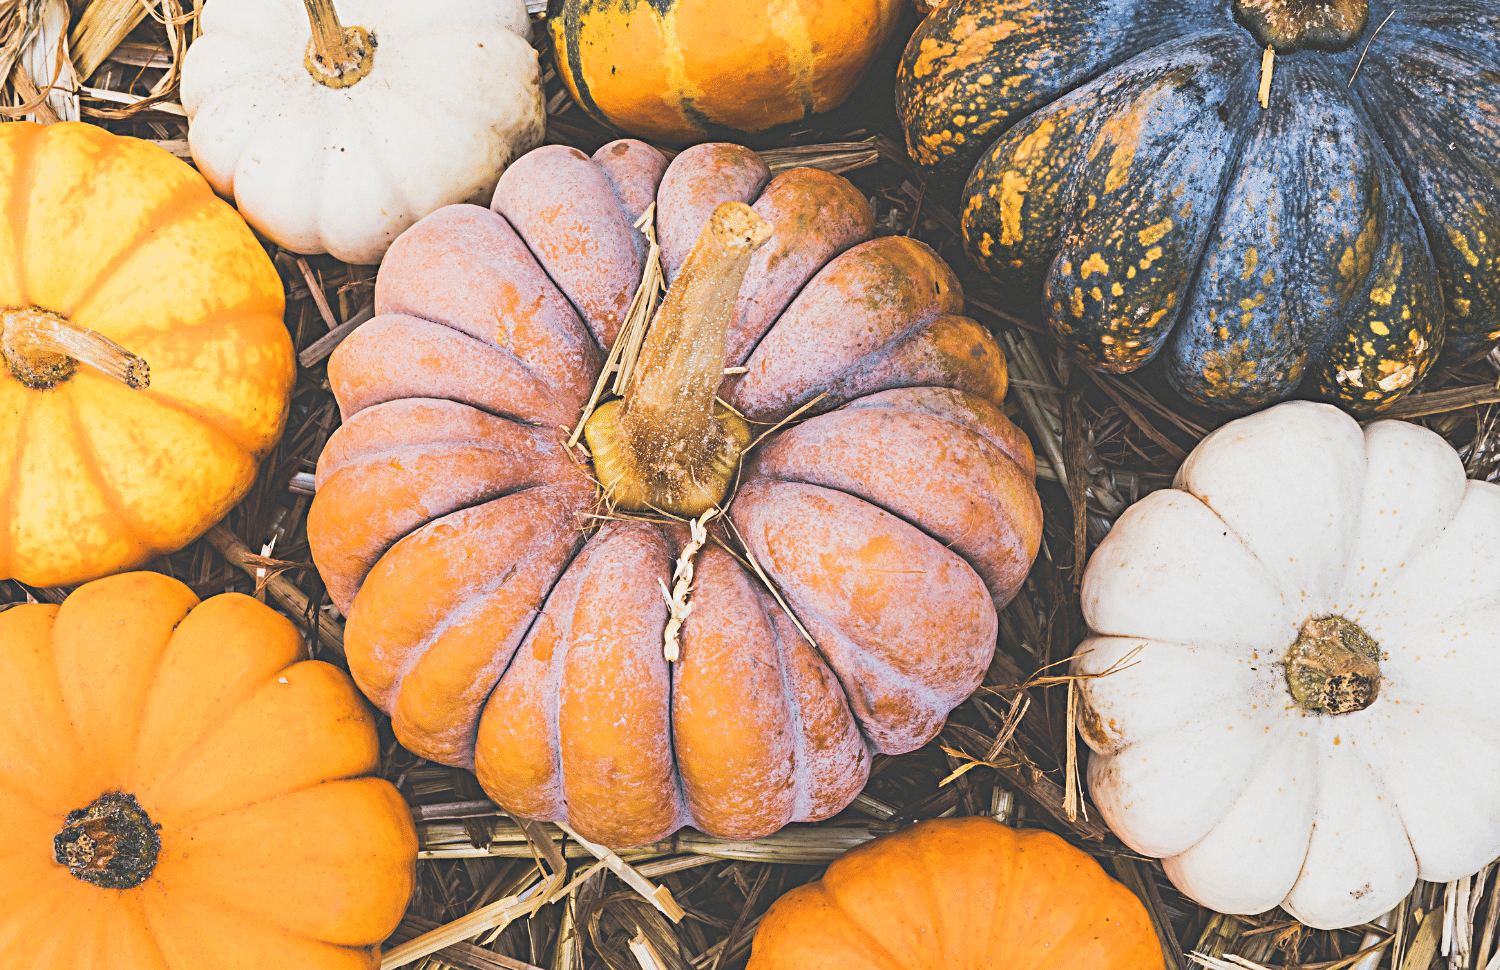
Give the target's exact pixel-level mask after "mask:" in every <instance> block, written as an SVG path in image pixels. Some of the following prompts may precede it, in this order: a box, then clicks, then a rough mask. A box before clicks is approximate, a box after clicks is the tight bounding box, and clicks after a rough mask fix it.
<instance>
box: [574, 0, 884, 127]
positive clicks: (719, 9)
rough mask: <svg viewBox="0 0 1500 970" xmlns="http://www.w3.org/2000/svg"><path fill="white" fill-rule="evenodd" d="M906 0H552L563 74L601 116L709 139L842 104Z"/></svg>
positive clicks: (628, 124)
mask: <svg viewBox="0 0 1500 970" xmlns="http://www.w3.org/2000/svg"><path fill="white" fill-rule="evenodd" d="M902 5H903V0H554V2H553V4H552V8H551V9H550V10H549V11H548V14H547V21H546V23H547V29H548V31H549V32H550V33H551V35H552V51H553V56H554V58H555V59H556V64H557V74H558V76H559V77H561V78H562V79H563V83H565V84H566V85H567V86H568V91H569V93H571V94H572V95H573V100H574V101H575V102H576V103H577V104H578V105H579V106H581V107H582V108H583V110H584V111H586V112H588V113H589V115H591V116H592V117H594V118H595V119H596V120H598V121H601V122H603V123H605V124H609V125H613V126H614V127H616V128H619V129H620V130H621V131H625V132H628V133H629V134H632V135H639V136H640V137H642V138H658V139H662V140H664V141H675V142H688V141H702V140H703V139H705V138H726V137H734V136H742V135H745V134H752V133H755V132H759V131H764V130H766V129H767V128H770V127H773V126H775V125H783V124H789V123H794V122H801V121H805V120H807V119H808V118H810V117H812V116H813V115H814V114H816V113H819V112H823V111H831V110H833V109H834V108H836V107H838V106H839V105H841V104H843V103H844V99H846V98H848V97H849V95H850V93H851V92H853V90H854V87H855V85H856V84H858V83H859V80H860V78H861V77H863V76H864V73H865V70H866V68H868V67H869V66H870V61H871V60H872V59H873V58H874V57H875V55H876V54H877V53H879V51H880V48H881V47H882V46H883V45H884V44H885V42H886V41H887V40H889V39H890V38H891V35H892V34H893V33H894V32H895V29H896V23H897V21H898V20H899V19H900V16H901V8H902Z"/></svg>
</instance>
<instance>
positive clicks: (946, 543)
mask: <svg viewBox="0 0 1500 970" xmlns="http://www.w3.org/2000/svg"><path fill="white" fill-rule="evenodd" d="M938 390H946V388H938ZM877 393H878V392H877ZM856 400H858V399H856ZM824 413H827V414H831V413H833V412H831V411H829V412H824ZM939 420H944V419H941V418H940V419H939ZM948 423H950V424H953V425H954V426H955V427H958V428H960V429H963V430H967V429H964V428H963V425H960V424H958V423H957V422H948ZM976 437H978V436H976ZM982 440H985V441H986V443H989V444H993V443H992V442H988V440H987V439H982ZM995 450H996V451H999V452H1000V453H1001V454H1004V451H1003V450H1001V449H1000V448H999V447H998V446H996V448H995ZM1006 457H1007V458H1009V456H1008V455H1007V456H1006ZM756 477H757V478H759V480H760V481H767V482H785V483H787V484H789V485H807V486H809V487H812V488H824V489H827V490H828V491H830V492H837V493H839V494H840V495H846V496H848V497H849V498H852V499H855V500H857V501H860V502H863V503H865V504H866V505H871V506H874V507H875V508H877V509H879V510H880V511H882V512H884V513H886V514H887V515H889V516H891V517H892V518H894V519H897V520H899V521H901V522H904V523H905V524H907V525H909V526H911V527H912V528H913V529H915V530H917V531H918V532H920V533H922V535H924V536H926V537H927V538H928V539H931V540H932V541H933V542H935V543H937V544H938V545H939V546H941V547H943V548H944V549H946V550H948V551H949V552H951V553H953V554H954V555H955V556H957V557H958V558H959V559H960V560H962V562H963V564H964V565H966V566H968V567H969V569H971V570H973V571H974V574H975V575H976V576H979V570H978V569H975V568H974V564H973V563H972V562H970V561H969V557H968V556H965V555H964V554H963V553H961V552H959V551H958V550H956V549H954V548H953V545H954V542H955V541H956V540H949V539H944V538H943V537H942V536H939V535H935V534H934V533H933V532H931V531H930V530H929V529H927V528H926V527H925V526H923V525H922V524H921V523H919V522H914V521H912V520H911V519H909V518H907V517H906V516H905V515H903V514H901V513H900V512H898V511H896V510H895V509H891V508H887V507H886V506H885V504H884V503H882V502H878V501H876V500H875V499H873V498H869V497H867V496H864V495H861V494H859V493H858V492H852V491H850V490H849V489H847V488H840V487H839V486H837V485H829V484H827V483H825V482H809V481H805V480H803V479H801V478H794V477H786V476H781V475H758V476H756ZM979 580H980V585H982V586H983V587H984V592H985V595H986V596H987V597H989V600H990V607H991V608H992V609H994V610H995V613H996V614H997V616H998V614H999V612H1000V610H1001V609H1003V607H1001V606H998V605H996V603H995V597H994V594H992V593H991V592H990V588H989V584H988V583H986V582H985V581H984V577H983V576H979Z"/></svg>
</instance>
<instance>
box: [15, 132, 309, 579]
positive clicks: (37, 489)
mask: <svg viewBox="0 0 1500 970" xmlns="http://www.w3.org/2000/svg"><path fill="white" fill-rule="evenodd" d="M0 212H3V213H4V218H0V427H3V429H4V433H0V578H15V579H19V580H21V581H23V582H26V583H30V584H32V585H34V586H71V585H74V584H77V583H80V582H83V581H85V580H88V579H93V578H96V577H98V576H102V575H105V574H107V573H112V572H118V571H120V570H122V569H128V568H131V567H134V566H139V565H141V564H142V563H145V562H146V561H148V560H150V559H151V558H152V557H154V556H157V555H161V554H163V553H168V552H175V551H176V550H178V549H181V548H182V547H183V546H185V545H187V544H188V543H189V542H192V541H193V540H194V539H196V538H197V537H198V536H200V535H202V534H203V533H204V532H205V531H207V529H208V528H209V526H211V525H213V524H214V523H215V522H217V521H219V520H220V519H221V518H223V517H224V515H225V513H227V512H228V511H229V510H230V509H231V508H233V507H234V505H235V504H236V503H238V502H239V500H240V499H241V498H243V497H244V495H245V493H246V492H247V491H249V489H250V485H251V483H252V482H253V481H254V480H255V472H256V468H257V464H258V462H259V461H260V459H261V458H262V457H263V456H264V455H265V454H266V453H267V452H268V451H270V450H271V447H272V446H273V445H274V444H275V443H276V440H277V438H278V437H279V436H280V435H281V429H282V425H283V423H284V421H285V418H286V410H287V403H288V401H289V399H290V396H291V389H292V381H293V378H294V375H295V370H294V364H293V360H292V342H291V338H290V337H289V336H288V334H287V332H286V327H285V325H284V324H283V323H282V320H281V315H282V309H283V299H282V288H281V280H280V279H279V278H278V277H277V275H276V271H275V269H274V268H273V267H272V266H271V261H270V259H268V258H267V256H266V253H265V250H263V249H262V248H261V246H260V244H259V243H257V242H256V241H255V237H254V236H253V235H252V234H251V232H250V230H249V228H248V227H247V226H246V225H245V223H244V220H242V219H241V218H240V217H239V215H238V213H236V212H235V211H234V209H232V208H230V206H229V205H228V204H226V203H225V202H223V201H222V200H220V199H218V198H216V197H215V196H214V194H213V191H212V190H211V189H210V188H209V186H208V183H207V182H205V181H204V180H203V178H202V177H201V176H200V175H198V173H197V172H195V171H193V170H192V168H190V167H189V166H187V165H186V164H184V163H183V162H181V161H178V160H177V159H176V158H173V157H172V156H171V155H169V154H168V153H167V152H164V151H162V150H161V149H160V148H157V147H156V146H155V145H151V144H149V143H148V142H145V141H141V140H139V139H135V138H123V137H120V136H118V135H112V134H110V133H109V132H107V131H105V130H104V129H102V128H99V127H97V126H95V125H86V124H79V123H68V124H59V125H52V126H50V127H45V128H44V127H43V126H41V125H36V124H32V123H30V122H16V123H13V124H4V125H0Z"/></svg>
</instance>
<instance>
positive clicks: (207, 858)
mask: <svg viewBox="0 0 1500 970" xmlns="http://www.w3.org/2000/svg"><path fill="white" fill-rule="evenodd" d="M303 656H304V651H303V647H302V638H301V636H300V635H299V634H298V632H297V629H296V628H295V627H294V626H293V625H292V624H291V623H289V622H288V621H287V620H286V619H284V618H283V617H281V616H280V615H278V614H277V613H275V612H274V611H273V610H271V609H270V608H268V607H266V606H264V605H262V604H261V603H258V602H256V601H255V600H253V599H251V598H250V597H248V596H242V595H240V594H237V593H226V594H224V595H222V596H215V597H213V598H212V599H209V600H207V601H205V602H202V603H199V602H198V599H197V597H195V596H194V595H193V593H192V592H191V591H190V590H189V589H188V588H187V587H186V586H184V585H183V584H181V583H179V582H177V581H176V580H174V579H170V578H168V577H166V576H163V575H160V574H158V573H126V574H124V575H120V576H112V577H110V578H108V579H102V580H98V581H97V582H93V583H89V584H87V585H85V586H83V587H81V588H80V589H78V590H76V591H75V592H74V593H73V594H72V595H71V596H69V597H68V599H67V600H66V601H65V602H64V603H63V604H62V606H60V607H59V606H50V605H48V606H40V605H25V606H17V607H13V608H11V609H9V610H6V611H5V612H3V613H0V819H3V820H4V825H3V827H0V954H4V959H3V961H0V962H3V963H4V965H5V966H7V967H16V968H22V967H24V968H26V970H106V968H107V970H169V968H170V970H186V968H191V970H264V968H267V967H286V968H291V967H296V968H298V970H370V968H373V967H376V966H378V965H379V962H380V961H379V957H378V954H377V951H376V945H377V944H378V943H379V942H380V941H381V940H383V939H385V938H386V937H387V936H388V935H389V934H390V932H391V930H392V929H394V928H395V926H396V923H397V922H398V921H399V920H400V918H401V914H402V912H403V911H404V910H405V908H406V904H407V901H408V899H409V898H410V896H411V891H412V886H413V880H414V876H415V860H416V833H415V831H414V829H413V826H412V820H411V815H410V812H409V810H408V809H407V807H406V803H405V802H404V801H403V800H402V798H401V796H400V795H399V794H398V793H397V792H396V789H395V788H394V787H392V786H391V784H390V783H389V782H386V781H384V780H382V779H378V778H369V777H363V776H366V775H368V774H369V773H370V772H372V771H373V770H374V769H375V767H376V765H377V764H378V762H379V757H380V749H379V746H378V742H377V739H376V734H375V717H374V713H373V712H372V711H371V710H370V708H369V706H368V705H367V704H366V703H365V702H364V699H363V698H361V697H360V696H359V694H358V692H357V691H356V690H355V689H354V685H353V684H352V683H351V682H350V680H349V678H348V677H347V676H346V675H345V674H344V673H343V672H342V671H340V670H339V669H338V668H336V667H332V666H329V665H328V664H325V663H320V662H318V661H307V660H303V659H302V657H303Z"/></svg>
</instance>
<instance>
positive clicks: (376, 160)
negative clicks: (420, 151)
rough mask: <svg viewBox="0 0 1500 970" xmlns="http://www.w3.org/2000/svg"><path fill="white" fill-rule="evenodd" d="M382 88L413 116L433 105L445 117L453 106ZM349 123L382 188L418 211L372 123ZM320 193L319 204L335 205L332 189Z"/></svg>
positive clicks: (324, 221)
mask: <svg viewBox="0 0 1500 970" xmlns="http://www.w3.org/2000/svg"><path fill="white" fill-rule="evenodd" d="M386 91H388V92H389V93H390V94H392V95H393V96H394V98H395V100H397V101H399V102H401V103H403V104H405V105H406V106H407V107H408V108H410V109H411V110H412V111H413V112H414V113H415V114H416V116H417V117H419V118H425V117H428V116H430V115H431V113H432V109H433V108H434V107H437V108H438V109H439V110H440V111H442V112H444V113H445V114H448V115H449V117H452V109H453V108H454V107H456V105H455V104H450V103H449V102H447V101H443V100H440V101H438V103H437V104H436V105H433V104H432V103H431V102H427V103H424V104H420V105H419V104H416V103H415V102H414V101H413V100H412V99H411V97H409V96H408V94H407V92H406V89H405V88H403V87H401V86H399V85H392V86H390V87H388V88H386ZM372 113H373V112H372ZM459 120H461V121H467V120H468V119H467V118H463V119H459ZM351 127H353V128H354V129H355V131H356V135H357V137H358V138H359V140H360V143H361V144H360V148H361V149H363V151H364V155H365V164H367V165H369V166H370V168H371V169H372V170H373V171H375V172H377V173H378V174H379V175H380V178H381V182H382V184H383V185H384V186H385V188H386V190H387V191H389V192H391V193H392V194H394V195H395V196H396V198H398V199H400V200H401V204H402V205H404V206H405V207H406V211H407V212H420V211H422V209H421V207H419V206H417V205H415V204H414V203H413V202H412V198H411V196H410V195H409V194H408V193H407V191H406V189H405V188H404V187H403V186H402V184H401V183H402V180H401V179H400V178H397V177H396V176H395V174H394V173H393V172H392V171H391V168H390V165H389V162H390V159H389V158H388V157H387V155H386V153H385V152H384V151H382V150H381V149H380V146H379V145H377V144H374V143H373V142H374V136H375V126H373V125H363V124H357V123H356V124H354V125H352V126H351ZM320 158H321V156H320ZM318 178H319V182H320V183H321V181H322V178H323V173H322V171H321V170H320V171H319V173H318ZM321 195H322V203H323V205H325V206H333V205H335V199H336V198H337V196H336V194H335V193H332V192H323V193H321ZM416 221H417V220H415V219H413V220H412V223H413V224H415V223H416ZM335 224H336V223H335V221H334V220H333V219H331V218H329V217H328V214H327V213H326V212H322V211H320V212H319V213H318V225H319V226H323V225H335ZM322 234H323V233H322V230H321V229H320V230H319V232H318V235H319V236H322ZM397 235H400V234H399V233H397ZM391 241H392V242H394V241H395V239H394V238H392V240H391Z"/></svg>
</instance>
